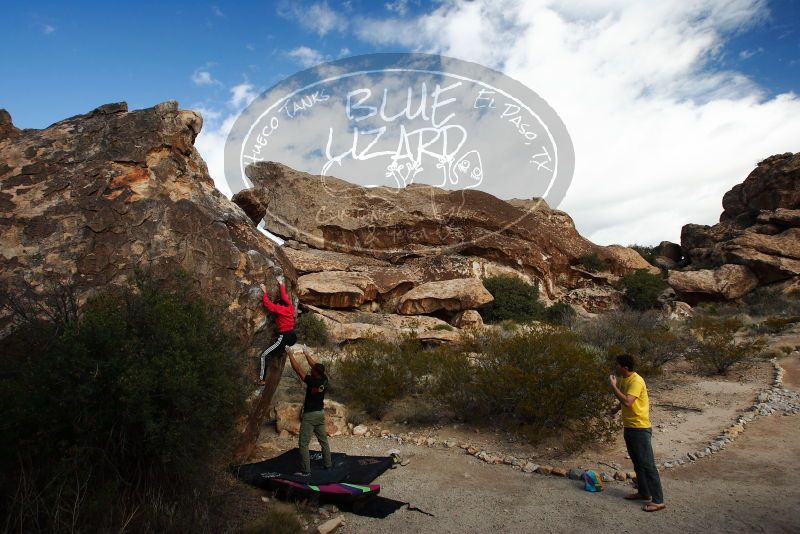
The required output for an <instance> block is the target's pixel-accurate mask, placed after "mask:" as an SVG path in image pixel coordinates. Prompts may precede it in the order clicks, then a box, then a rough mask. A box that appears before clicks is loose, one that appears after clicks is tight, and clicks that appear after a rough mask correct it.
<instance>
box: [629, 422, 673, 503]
mask: <svg viewBox="0 0 800 534" xmlns="http://www.w3.org/2000/svg"><path fill="white" fill-rule="evenodd" d="M623 436H624V437H625V446H626V447H627V448H628V454H629V455H630V457H631V461H632V462H633V469H634V470H635V471H636V485H637V486H638V488H639V495H644V496H645V497H652V498H653V502H654V503H656V504H661V503H663V502H664V493H663V492H662V491H661V477H659V476H658V470H657V469H656V462H655V459H654V458H653V444H652V436H653V429H652V428H626V429H625V431H624V433H623Z"/></svg>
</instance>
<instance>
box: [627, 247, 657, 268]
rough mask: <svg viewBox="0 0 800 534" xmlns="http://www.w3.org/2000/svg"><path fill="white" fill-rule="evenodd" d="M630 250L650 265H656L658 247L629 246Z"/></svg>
mask: <svg viewBox="0 0 800 534" xmlns="http://www.w3.org/2000/svg"><path fill="white" fill-rule="evenodd" d="M628 248H632V249H633V250H635V251H636V252H638V253H639V255H640V256H641V257H642V258H644V259H645V261H647V263H649V264H650V265H655V261H656V254H655V252H656V247H652V246H648V245H628Z"/></svg>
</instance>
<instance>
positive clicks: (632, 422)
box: [609, 354, 667, 512]
mask: <svg viewBox="0 0 800 534" xmlns="http://www.w3.org/2000/svg"><path fill="white" fill-rule="evenodd" d="M634 366H635V363H634V360H633V356H631V355H630V354H621V355H619V356H617V366H616V369H615V373H616V375H611V376H610V377H609V381H610V382H611V388H612V389H613V390H614V395H615V396H616V397H617V399H619V407H618V408H617V410H619V408H622V426H623V427H625V430H624V437H625V447H627V449H628V455H629V456H630V457H631V461H632V462H633V469H634V470H635V471H636V484H637V486H638V488H639V491H638V492H636V493H633V494H631V495H628V496H627V497H625V498H626V499H628V500H644V501H650V502H648V503H646V504H645V505H644V507H643V508H642V510H644V511H645V512H657V511H658V510H663V509H664V508H666V507H667V505H666V504H664V494H663V492H662V490H661V478H660V477H659V476H658V470H657V469H656V464H655V459H654V457H653V444H652V436H653V429H652V428H651V426H650V400H649V399H648V397H647V385H646V384H645V383H644V379H643V378H642V377H641V376H639V375H638V374H637V373H635V372H634V371H633V368H634ZM617 376H619V377H621V379H620V380H619V386H617ZM617 410H614V411H615V412H616V411H617Z"/></svg>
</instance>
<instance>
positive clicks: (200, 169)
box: [0, 102, 294, 454]
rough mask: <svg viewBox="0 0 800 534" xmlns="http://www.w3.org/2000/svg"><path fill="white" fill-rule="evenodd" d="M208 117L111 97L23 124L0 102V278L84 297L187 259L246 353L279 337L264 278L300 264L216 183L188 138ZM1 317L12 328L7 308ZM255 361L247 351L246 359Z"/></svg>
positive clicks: (260, 402)
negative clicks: (71, 113) (58, 117)
mask: <svg viewBox="0 0 800 534" xmlns="http://www.w3.org/2000/svg"><path fill="white" fill-rule="evenodd" d="M201 126H202V119H201V118H200V117H199V116H198V115H197V114H196V113H194V112H192V111H183V110H179V109H178V106H177V103H175V102H165V103H162V104H159V105H157V106H155V107H153V108H149V109H143V110H137V111H130V112H129V111H128V108H127V105H126V104H125V103H118V104H108V105H105V106H101V107H99V108H97V109H95V110H94V111H91V112H90V113H87V114H85V115H79V116H76V117H72V118H69V119H66V120H63V121H60V122H57V123H56V124H53V125H52V126H49V127H47V128H45V129H42V130H32V129H25V130H19V129H17V128H15V127H14V126H13V124H12V123H11V118H10V116H9V114H8V113H7V112H6V111H5V110H0V210H2V214H3V216H2V219H0V283H2V287H3V288H4V289H6V290H10V291H14V290H15V289H16V288H19V287H22V286H24V287H27V288H32V289H33V290H34V291H36V290H39V289H41V288H42V287H43V285H44V284H45V283H46V282H47V281H56V282H61V283H71V284H72V285H73V286H74V288H75V292H76V295H77V298H78V301H79V303H81V302H84V301H85V300H86V299H87V298H88V297H89V296H90V295H91V294H92V293H94V292H95V291H97V290H98V289H102V288H104V287H106V286H108V285H114V284H122V283H124V282H125V280H126V278H127V277H128V276H129V275H130V274H131V273H132V271H133V269H134V268H143V269H148V270H150V272H151V273H152V275H153V276H155V277H156V278H158V279H167V278H169V277H171V276H172V275H173V274H174V272H175V270H176V269H177V268H182V269H184V270H185V271H186V272H187V273H188V274H189V275H190V276H191V280H192V283H193V284H194V286H195V287H196V288H197V289H198V290H199V291H200V292H202V294H204V295H206V296H207V297H208V298H209V299H210V300H211V301H212V302H213V303H214V304H217V305H219V306H221V307H222V308H223V309H225V310H226V311H227V312H228V313H229V314H230V317H231V318H232V319H233V321H231V327H232V329H233V331H234V332H235V333H236V334H237V335H238V337H239V339H240V340H241V341H242V342H243V344H244V345H246V346H250V347H252V349H251V352H250V354H248V355H247V356H255V355H256V353H257V352H258V348H259V347H261V346H264V345H265V344H266V343H267V341H269V340H270V338H271V336H272V333H271V329H272V325H271V322H270V323H269V324H267V323H266V322H265V314H264V312H263V310H262V307H261V306H260V303H259V296H260V291H259V289H258V284H259V283H262V282H263V283H266V284H267V285H272V286H274V285H275V275H278V274H286V275H288V276H287V278H288V279H289V280H292V279H293V278H294V273H293V271H292V270H291V262H289V261H288V259H287V258H286V257H285V256H284V255H283V253H282V251H281V250H280V249H279V248H278V247H276V246H275V245H273V244H272V243H271V242H270V241H269V240H268V239H266V238H265V237H264V236H263V235H262V234H261V233H260V232H259V231H258V230H257V229H256V228H255V226H254V225H253V223H252V221H251V220H250V218H248V217H247V215H246V214H245V213H244V212H243V211H242V210H241V209H240V208H239V207H238V206H236V205H235V204H233V203H232V202H230V201H229V200H228V199H226V198H225V197H224V196H223V195H222V194H220V193H219V192H218V191H217V190H216V189H215V188H214V183H213V181H212V179H211V178H210V176H209V175H208V170H207V168H206V164H205V163H204V162H203V160H202V159H201V158H200V155H199V154H198V153H197V151H196V150H195V148H194V146H193V143H194V140H195V138H196V137H197V134H198V133H199V132H200V128H201ZM272 289H274V288H272ZM0 313H2V312H0ZM0 321H2V323H0V328H7V327H8V325H9V317H8V316H7V315H6V316H2V317H0ZM253 360H254V358H247V357H246V356H243V364H245V363H248V364H250V362H251V361H253ZM271 372H272V371H271ZM278 376H279V375H278ZM275 385H277V383H276V384H275ZM269 389H270V388H265V390H264V393H263V394H262V396H261V397H259V398H257V399H255V401H254V402H253V404H252V405H251V412H250V418H249V420H248V423H247V428H246V430H245V436H244V438H243V441H242V443H241V447H240V452H241V453H243V454H244V453H246V451H247V450H248V447H249V446H250V445H251V444H252V443H253V441H254V440H255V438H256V437H257V432H258V428H259V426H260V424H261V421H262V419H263V418H264V416H265V415H266V410H267V409H268V405H269V402H270V398H271V394H272V392H270V391H269Z"/></svg>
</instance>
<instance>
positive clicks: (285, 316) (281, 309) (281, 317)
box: [263, 284, 294, 333]
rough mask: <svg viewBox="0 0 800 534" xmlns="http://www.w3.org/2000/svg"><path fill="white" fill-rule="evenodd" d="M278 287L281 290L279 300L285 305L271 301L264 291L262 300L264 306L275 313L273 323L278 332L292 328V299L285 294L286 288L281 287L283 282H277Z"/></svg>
mask: <svg viewBox="0 0 800 534" xmlns="http://www.w3.org/2000/svg"><path fill="white" fill-rule="evenodd" d="M278 288H279V289H280V292H281V300H282V301H283V302H285V303H286V305H285V306H284V305H282V304H275V303H273V302H271V301H270V300H269V297H268V296H267V294H266V293H264V297H263V302H264V306H265V307H266V308H267V309H268V310H269V311H271V312H272V313H274V314H275V324H276V325H277V327H278V332H280V333H284V332H289V331H290V330H294V306H292V301H291V299H289V295H287V294H286V288H285V287H283V284H279V285H278Z"/></svg>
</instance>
